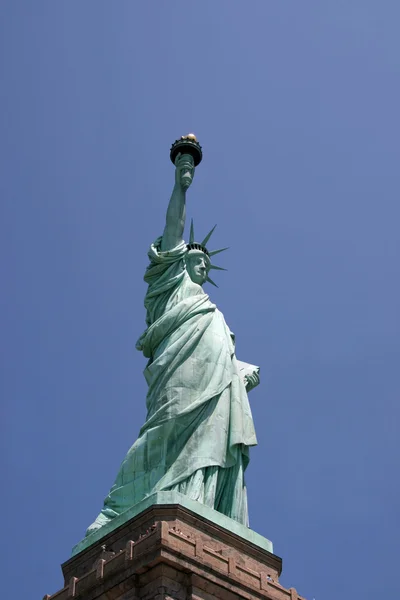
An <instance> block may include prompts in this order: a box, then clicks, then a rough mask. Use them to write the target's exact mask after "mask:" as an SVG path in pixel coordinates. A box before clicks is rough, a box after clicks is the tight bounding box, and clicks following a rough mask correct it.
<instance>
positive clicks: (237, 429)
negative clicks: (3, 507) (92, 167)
mask: <svg viewBox="0 0 400 600" xmlns="http://www.w3.org/2000/svg"><path fill="white" fill-rule="evenodd" d="M201 159H202V150H201V146H200V145H199V144H198V142H197V140H196V137H195V136H194V135H193V134H189V135H188V136H183V137H182V138H181V139H180V140H177V141H176V142H175V143H174V144H173V146H172V148H171V160H172V161H173V163H174V164H175V185H174V188H173V191H172V195H171V199H170V202H169V206H168V210H167V215H166V224H165V229H164V233H163V235H162V237H159V238H158V239H156V240H155V242H154V243H153V244H152V245H151V246H150V250H149V253H148V255H149V259H150V264H149V266H148V268H147V270H146V273H145V276H144V279H145V281H146V282H147V284H148V290H147V294H146V297H145V302H144V304H145V308H146V310H147V316H146V324H147V329H146V331H145V332H144V333H143V335H142V336H141V337H140V339H139V341H138V342H137V345H136V347H137V349H138V350H140V351H142V352H143V354H144V356H145V357H146V358H148V359H149V360H148V363H147V366H146V368H145V371H144V375H145V378H146V381H147V384H148V393H147V401H146V403H147V411H148V412H147V417H146V422H145V424H144V425H143V427H142V429H141V430H140V433H139V437H138V439H137V440H136V442H135V443H134V444H133V446H132V447H131V449H130V450H129V452H128V454H127V455H126V457H125V459H124V461H123V462H122V465H121V467H120V470H119V473H118V475H117V478H116V480H115V483H114V485H113V486H112V488H111V490H110V493H109V495H108V496H107V498H106V499H105V501H104V507H103V509H102V511H101V512H100V514H99V516H98V517H97V519H96V520H95V522H94V523H93V524H92V525H91V526H90V527H89V529H88V530H87V534H86V535H89V534H91V533H92V532H94V531H97V530H98V529H99V528H100V527H102V526H103V525H105V524H107V523H109V522H110V521H111V520H112V519H113V518H115V517H117V516H118V515H120V514H121V513H123V512H124V511H126V510H128V509H129V508H130V507H132V506H134V505H135V504H137V503H138V502H140V501H141V500H143V499H144V498H146V497H148V496H149V495H151V494H153V493H154V492H158V491H164V490H175V491H178V492H181V493H182V494H185V495H186V496H188V497H189V498H191V499H192V500H197V501H198V502H201V503H203V504H205V505H207V506H209V507H211V508H213V509H215V510H217V511H219V512H221V513H224V514H225V515H227V516H228V517H231V518H232V519H235V520H236V521H238V522H239V523H242V524H244V525H246V526H248V509H247V492H246V486H245V481H244V472H245V469H246V467H247V465H248V462H249V447H250V446H254V445H256V443H257V440H256V436H255V431H254V425H253V419H252V415H251V410H250V406H249V402H248V397H247V392H249V391H250V390H251V389H253V388H254V387H255V386H256V385H258V383H259V369H258V367H254V366H253V365H248V364H246V363H241V362H240V361H238V360H237V359H236V356H235V339H234V335H233V333H232V332H231V331H230V329H229V327H228V326H227V324H226V323H225V319H224V317H223V315H222V313H221V312H220V311H219V310H218V309H217V307H216V306H215V304H213V303H212V302H211V300H210V299H209V297H208V295H207V294H206V292H205V291H204V290H203V287H202V286H203V285H204V284H205V283H206V282H210V283H212V284H213V283H214V282H213V281H212V279H211V277H210V276H209V272H210V270H212V269H220V267H216V266H215V265H213V264H212V262H211V258H212V257H213V256H214V255H215V254H217V253H218V252H222V250H226V248H223V249H221V250H215V251H210V250H208V249H207V247H206V244H207V243H208V241H209V239H210V237H211V234H212V233H213V231H214V229H215V228H214V229H212V230H211V232H210V233H209V234H208V235H207V236H206V237H205V238H204V240H203V241H202V242H201V243H199V242H196V241H195V238H194V228H193V222H192V225H191V230H190V239H189V243H188V244H186V243H185V242H184V241H183V232H184V227H185V215H186V192H187V190H188V188H189V187H190V185H191V183H192V181H193V176H194V172H195V168H196V166H197V165H198V164H199V163H200V161H201ZM214 285H215V284H214Z"/></svg>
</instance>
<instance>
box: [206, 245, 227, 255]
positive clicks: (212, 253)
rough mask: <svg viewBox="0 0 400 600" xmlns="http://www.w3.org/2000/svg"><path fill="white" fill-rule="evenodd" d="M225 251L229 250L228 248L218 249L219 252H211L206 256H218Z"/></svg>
mask: <svg viewBox="0 0 400 600" xmlns="http://www.w3.org/2000/svg"><path fill="white" fill-rule="evenodd" d="M225 250H229V246H228V247H227V248H220V249H219V250H211V252H209V253H208V254H209V255H210V256H214V255H215V254H219V253H220V252H224V251H225Z"/></svg>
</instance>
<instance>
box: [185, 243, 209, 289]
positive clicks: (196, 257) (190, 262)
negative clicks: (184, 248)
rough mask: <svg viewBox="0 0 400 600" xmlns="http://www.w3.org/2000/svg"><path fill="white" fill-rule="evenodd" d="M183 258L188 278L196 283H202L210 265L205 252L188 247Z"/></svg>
mask: <svg viewBox="0 0 400 600" xmlns="http://www.w3.org/2000/svg"><path fill="white" fill-rule="evenodd" d="M185 260H186V270H187V272H188V275H189V277H190V279H191V280H192V281H193V282H194V283H197V284H198V285H203V283H204V282H205V281H206V279H207V276H208V272H209V270H210V266H211V263H210V259H209V257H208V256H207V254H206V253H205V252H203V250H198V249H189V250H188V253H187V254H186V259H185Z"/></svg>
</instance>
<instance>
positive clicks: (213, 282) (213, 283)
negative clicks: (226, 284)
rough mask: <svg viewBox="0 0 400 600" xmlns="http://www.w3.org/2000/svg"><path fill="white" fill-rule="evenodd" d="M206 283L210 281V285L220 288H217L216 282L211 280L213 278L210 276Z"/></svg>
mask: <svg viewBox="0 0 400 600" xmlns="http://www.w3.org/2000/svg"><path fill="white" fill-rule="evenodd" d="M206 281H208V283H211V284H212V285H214V286H215V287H216V288H217V287H218V286H217V284H216V283H215V281H213V280H212V279H211V277H209V276H208V275H207V277H206Z"/></svg>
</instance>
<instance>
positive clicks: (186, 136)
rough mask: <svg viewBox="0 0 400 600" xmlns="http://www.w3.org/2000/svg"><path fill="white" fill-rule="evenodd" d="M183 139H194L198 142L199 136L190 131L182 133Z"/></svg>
mask: <svg viewBox="0 0 400 600" xmlns="http://www.w3.org/2000/svg"><path fill="white" fill-rule="evenodd" d="M181 139H182V140H192V141H193V142H197V137H196V136H195V135H194V133H188V134H187V135H182V137H181Z"/></svg>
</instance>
